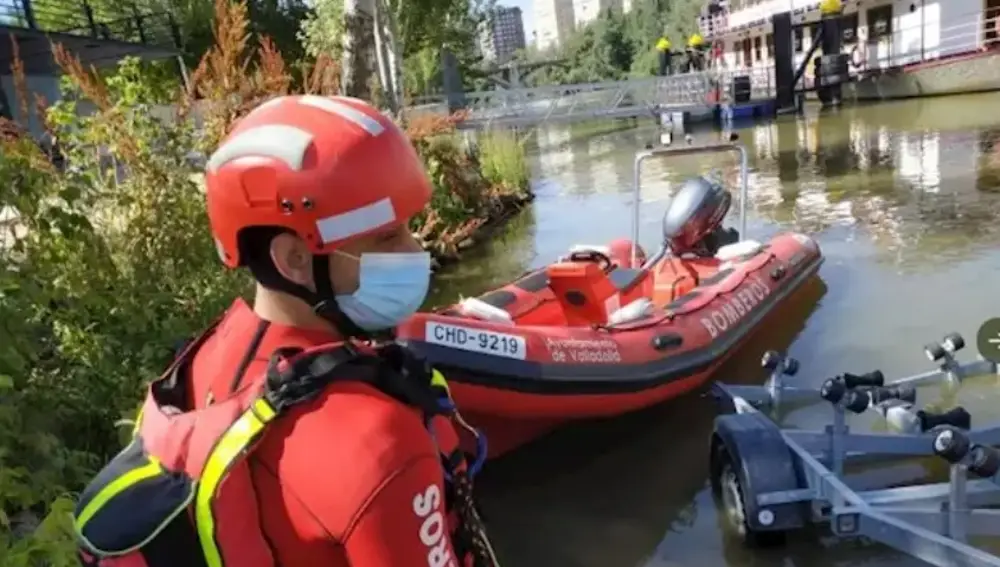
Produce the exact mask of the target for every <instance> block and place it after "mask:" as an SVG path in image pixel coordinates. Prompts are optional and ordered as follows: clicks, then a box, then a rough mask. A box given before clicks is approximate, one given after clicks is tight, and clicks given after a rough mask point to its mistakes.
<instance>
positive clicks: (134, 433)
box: [132, 402, 146, 439]
mask: <svg viewBox="0 0 1000 567" xmlns="http://www.w3.org/2000/svg"><path fill="white" fill-rule="evenodd" d="M144 409H146V404H145V402H143V404H142V405H141V406H139V413H137V414H135V425H133V426H132V438H133V439H135V438H136V437H138V436H139V427H141V426H142V410H144Z"/></svg>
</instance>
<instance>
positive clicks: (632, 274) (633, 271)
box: [608, 266, 646, 291]
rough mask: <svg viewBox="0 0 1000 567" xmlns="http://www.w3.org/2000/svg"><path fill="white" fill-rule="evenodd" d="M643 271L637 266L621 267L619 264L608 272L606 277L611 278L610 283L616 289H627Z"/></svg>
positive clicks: (639, 278) (630, 287)
mask: <svg viewBox="0 0 1000 567" xmlns="http://www.w3.org/2000/svg"><path fill="white" fill-rule="evenodd" d="M645 273H646V272H645V271H644V270H640V269H638V268H622V267H620V266H619V267H617V268H615V269H613V270H611V271H610V272H608V279H609V280H611V284H612V285H614V286H615V289H617V290H618V291H628V290H630V289H632V286H634V285H635V284H636V283H638V282H639V280H641V279H642V276H643V275H645Z"/></svg>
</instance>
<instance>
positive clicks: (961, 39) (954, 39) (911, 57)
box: [852, 10, 1000, 72]
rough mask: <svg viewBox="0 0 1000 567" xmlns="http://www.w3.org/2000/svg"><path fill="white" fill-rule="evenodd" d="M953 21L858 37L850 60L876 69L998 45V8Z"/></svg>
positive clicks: (972, 51) (866, 69)
mask: <svg viewBox="0 0 1000 567" xmlns="http://www.w3.org/2000/svg"><path fill="white" fill-rule="evenodd" d="M953 21H959V22H960V23H956V24H951V25H946V26H941V25H940V23H941V22H940V21H939V20H934V21H924V22H923V23H922V24H921V23H920V22H919V21H918V22H917V23H915V24H912V25H907V26H901V27H899V28H896V29H892V30H891V31H889V32H887V33H886V34H884V35H882V36H879V37H870V38H864V37H859V41H858V43H857V44H856V45H855V46H854V47H853V48H852V59H854V61H853V63H854V65H855V67H856V68H857V69H858V70H859V71H861V72H865V71H879V70H888V69H892V68H895V67H903V66H906V65H913V64H916V63H924V62H929V61H936V60H942V59H947V58H950V57H954V56H958V55H967V54H970V53H974V52H976V51H985V50H988V49H997V48H1000V29H998V25H1000V10H997V11H995V12H993V13H991V14H989V15H987V14H984V13H983V12H982V11H981V10H977V11H975V12H970V13H967V14H963V15H962V16H955V19H954V20H953ZM854 50H856V51H857V55H855V54H854Z"/></svg>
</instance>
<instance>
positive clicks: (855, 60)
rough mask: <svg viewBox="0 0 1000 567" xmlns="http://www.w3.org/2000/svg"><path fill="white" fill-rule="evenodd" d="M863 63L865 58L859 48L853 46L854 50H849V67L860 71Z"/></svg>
mask: <svg viewBox="0 0 1000 567" xmlns="http://www.w3.org/2000/svg"><path fill="white" fill-rule="evenodd" d="M864 62H865V58H864V55H862V53H861V48H860V47H858V46H857V45H855V46H854V49H852V50H851V67H854V68H855V69H860V68H861V66H862V65H863V64H864Z"/></svg>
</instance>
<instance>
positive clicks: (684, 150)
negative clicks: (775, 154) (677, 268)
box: [631, 142, 750, 268]
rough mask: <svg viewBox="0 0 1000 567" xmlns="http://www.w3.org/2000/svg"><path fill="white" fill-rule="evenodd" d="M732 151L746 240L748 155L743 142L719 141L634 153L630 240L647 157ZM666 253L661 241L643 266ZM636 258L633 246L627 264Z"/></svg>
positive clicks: (636, 238)
mask: <svg viewBox="0 0 1000 567" xmlns="http://www.w3.org/2000/svg"><path fill="white" fill-rule="evenodd" d="M734 152H735V153H736V154H738V155H739V157H740V220H739V231H740V240H741V241H743V240H746V231H747V195H748V193H749V190H748V189H749V178H750V175H749V172H750V165H749V158H748V157H747V150H746V148H745V147H744V146H743V144H739V143H734V142H727V143H721V144H706V145H700V146H659V147H656V148H652V149H647V150H643V151H640V152H639V153H637V154H636V156H635V164H634V167H633V172H632V175H633V177H634V183H633V186H632V197H633V205H632V242H635V243H638V242H639V221H640V219H639V212H640V210H641V209H642V163H643V162H644V161H646V160H648V159H650V158H654V157H679V156H686V155H696V154H720V153H734ZM666 253H667V246H666V244H665V243H664V244H663V245H662V246H661V247H660V249H659V250H658V251H657V252H656V254H654V255H653V256H652V257H650V258H649V260H647V261H646V263H645V264H644V265H643V268H646V267H648V266H651V265H653V264H655V263H656V262H657V261H659V260H660V259H662V257H663V255H664V254H666ZM637 258H638V251H637V247H633V248H632V258H631V262H632V263H631V265H633V266H634V265H635V263H636V260H637Z"/></svg>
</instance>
